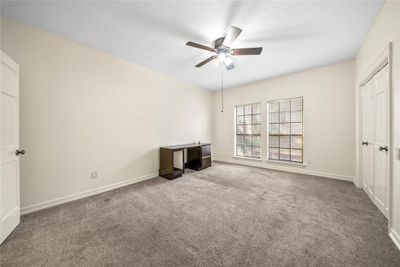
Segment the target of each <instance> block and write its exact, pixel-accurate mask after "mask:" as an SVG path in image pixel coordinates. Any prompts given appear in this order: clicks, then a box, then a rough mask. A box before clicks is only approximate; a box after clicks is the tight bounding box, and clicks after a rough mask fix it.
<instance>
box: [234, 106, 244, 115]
mask: <svg viewBox="0 0 400 267" xmlns="http://www.w3.org/2000/svg"><path fill="white" fill-rule="evenodd" d="M236 115H244V108H243V106H238V107H236Z"/></svg>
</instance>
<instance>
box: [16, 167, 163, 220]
mask: <svg viewBox="0 0 400 267" xmlns="http://www.w3.org/2000/svg"><path fill="white" fill-rule="evenodd" d="M157 176H158V173H157V172H153V173H149V174H147V175H143V176H140V177H135V178H131V179H128V180H125V181H122V182H118V183H114V184H109V185H104V186H100V187H97V188H94V189H90V190H87V191H84V192H80V193H75V194H71V195H69V196H65V197H60V198H55V199H52V200H48V201H45V202H41V203H37V204H33V205H29V206H26V207H22V208H21V215H24V214H28V213H32V212H35V211H39V210H43V209H47V208H50V207H54V206H57V205H61V204H64V203H67V202H71V201H74V200H78V199H81V198H85V197H90V196H93V195H97V194H100V193H103V192H107V191H110V190H113V189H117V188H120V187H123V186H127V185H130V184H134V183H138V182H141V181H145V180H148V179H151V178H154V177H157Z"/></svg>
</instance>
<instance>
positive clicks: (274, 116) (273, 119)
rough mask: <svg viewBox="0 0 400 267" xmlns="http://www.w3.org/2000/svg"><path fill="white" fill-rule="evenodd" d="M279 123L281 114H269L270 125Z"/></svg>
mask: <svg viewBox="0 0 400 267" xmlns="http://www.w3.org/2000/svg"><path fill="white" fill-rule="evenodd" d="M274 122H275V123H276V122H279V112H270V113H269V123H274Z"/></svg>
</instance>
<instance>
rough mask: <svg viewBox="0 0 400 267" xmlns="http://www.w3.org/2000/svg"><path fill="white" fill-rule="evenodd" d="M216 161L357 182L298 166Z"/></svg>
mask: <svg viewBox="0 0 400 267" xmlns="http://www.w3.org/2000/svg"><path fill="white" fill-rule="evenodd" d="M214 161H217V162H218V161H220V162H226V163H233V164H239V165H246V166H252V167H259V168H263V169H270V170H277V171H285V172H292V173H299V174H306V175H313V176H320V177H326V178H332V179H336V180H342V181H350V182H353V183H354V181H355V177H352V176H347V175H341V174H334V173H326V172H319V171H313V170H308V169H305V168H304V167H296V166H294V167H291V166H283V165H278V164H276V165H272V164H271V165H270V164H269V165H266V164H265V162H255V163H252V162H251V161H238V160H236V159H221V158H216V159H214Z"/></svg>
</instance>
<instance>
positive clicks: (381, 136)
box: [374, 67, 389, 216]
mask: <svg viewBox="0 0 400 267" xmlns="http://www.w3.org/2000/svg"><path fill="white" fill-rule="evenodd" d="M387 80H388V76H387V67H385V68H383V69H382V70H381V71H380V72H378V73H377V74H376V76H375V90H374V93H375V99H376V106H375V108H376V109H375V114H376V120H375V172H374V179H375V200H376V205H377V206H378V208H379V209H380V210H381V211H382V213H384V214H385V215H386V216H387V214H388V213H387V211H388V202H387V194H388V193H389V191H388V188H389V179H388V178H389V173H388V160H389V152H387V151H385V150H380V149H379V148H380V147H387V146H388V89H389V88H388V86H387V85H388V83H387V82H386V81H387Z"/></svg>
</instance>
